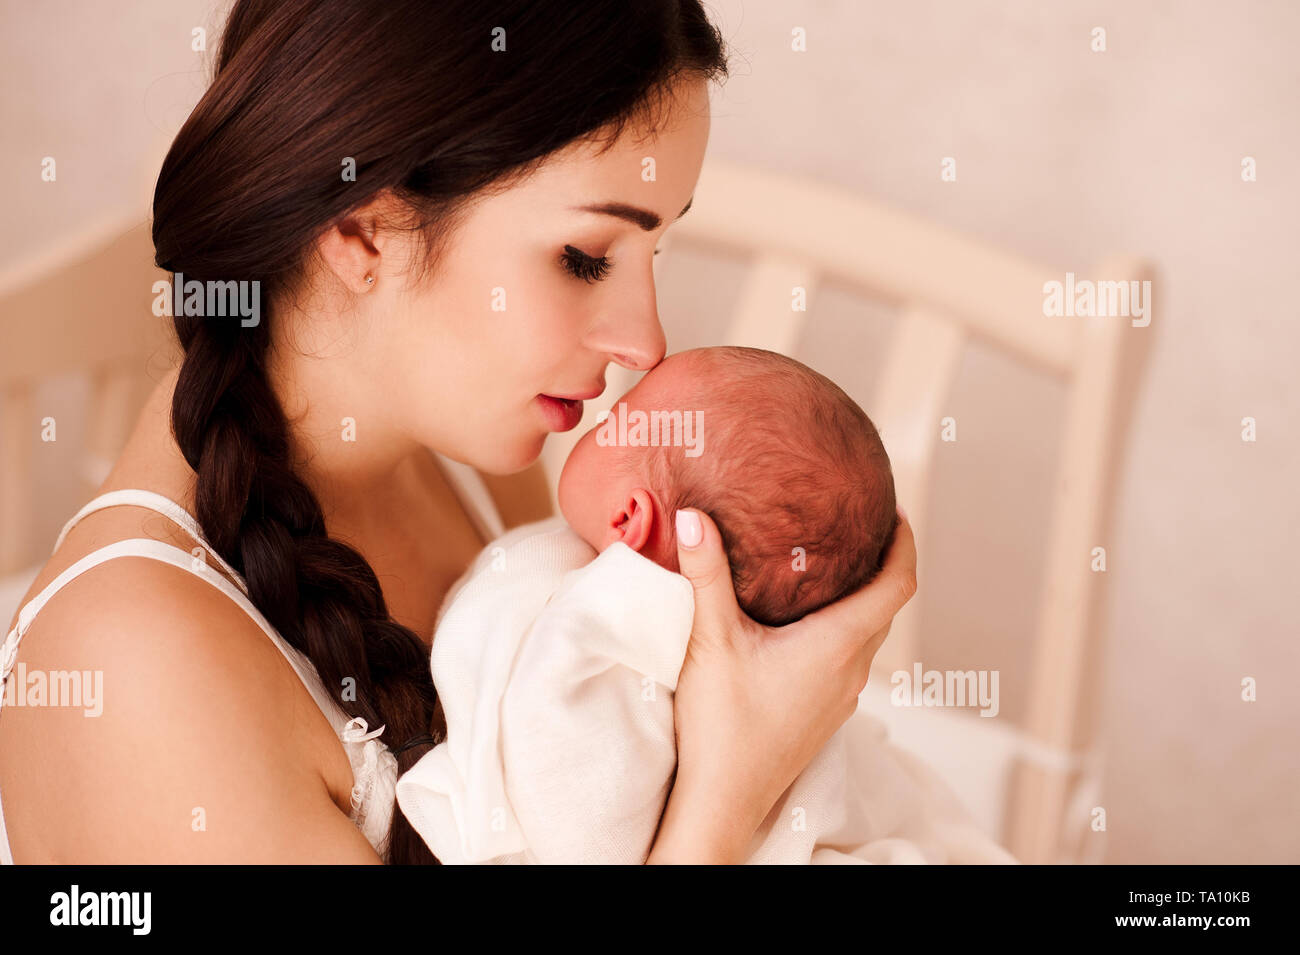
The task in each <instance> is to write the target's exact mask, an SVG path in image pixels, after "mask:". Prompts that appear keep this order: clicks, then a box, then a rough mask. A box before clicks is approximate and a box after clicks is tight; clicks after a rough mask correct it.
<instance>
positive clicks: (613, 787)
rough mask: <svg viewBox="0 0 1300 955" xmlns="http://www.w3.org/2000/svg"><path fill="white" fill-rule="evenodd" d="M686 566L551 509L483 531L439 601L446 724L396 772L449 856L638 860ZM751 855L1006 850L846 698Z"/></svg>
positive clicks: (655, 802)
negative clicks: (678, 567)
mask: <svg viewBox="0 0 1300 955" xmlns="http://www.w3.org/2000/svg"><path fill="white" fill-rule="evenodd" d="M693 613H694V601H693V596H692V590H691V585H690V582H689V581H687V580H686V578H684V577H682V576H681V575H679V574H674V573H672V572H670V571H667V570H665V569H663V568H662V567H660V566H658V565H657V564H655V563H654V562H653V561H651V560H649V559H648V558H646V557H643V556H641V555H640V554H638V553H637V552H636V551H633V550H632V549H631V548H629V547H627V546H626V545H624V544H621V543H619V544H613V545H611V546H610V547H608V548H606V550H605V551H604V552H603V553H601V554H599V555H597V554H596V552H595V550H593V549H592V548H591V547H590V545H588V544H587V543H586V542H585V541H583V540H582V538H580V537H579V536H578V535H577V534H576V533H574V532H573V531H572V530H571V529H570V528H569V527H568V525H567V524H566V523H565V522H564V520H563V519H562V518H559V517H554V518H550V519H548V520H545V521H539V522H537V523H535V524H529V525H525V526H523V527H518V528H515V529H514V530H512V531H510V532H509V533H507V534H505V535H504V536H502V537H501V538H499V539H498V540H497V541H495V542H494V543H493V544H491V545H489V546H488V547H487V548H486V549H485V550H484V551H483V552H482V553H481V554H480V555H479V557H478V559H477V560H476V561H475V563H474V565H473V566H472V567H471V568H470V570H469V571H468V572H467V573H466V575H465V576H464V577H463V578H462V579H461V581H460V582H459V583H458V584H457V586H456V587H455V588H453V590H452V591H451V592H450V593H449V594H448V596H447V598H446V600H444V602H443V608H442V611H441V612H440V615H439V622H438V626H437V629H436V631H435V636H434V641H433V652H432V657H431V667H432V671H433V680H434V684H435V685H436V686H437V688H438V693H439V696H440V697H441V699H442V705H443V711H444V713H445V715H446V721H447V738H446V740H445V741H443V742H442V743H440V744H439V745H438V746H436V747H434V748H433V749H432V750H430V751H429V752H428V753H426V754H425V755H424V756H423V757H422V758H421V759H420V761H419V762H418V763H417V764H416V765H415V766H413V767H412V768H411V769H410V770H409V771H408V772H407V773H406V774H405V775H404V776H403V777H402V778H401V779H400V780H399V781H398V783H397V800H398V802H399V804H400V805H401V808H402V811H403V812H404V813H405V814H406V816H407V818H408V819H409V820H410V821H411V824H412V825H413V826H414V827H415V829H416V831H418V832H419V833H420V835H421V836H422V837H423V838H424V840H425V842H427V843H428V845H429V848H430V849H431V850H432V851H433V853H434V854H435V855H436V856H437V857H438V858H439V859H440V860H441V861H442V862H443V863H446V864H456V863H497V864H502V863H641V862H644V861H645V859H646V856H647V855H648V854H649V851H650V847H651V844H652V843H653V841H654V836H655V832H656V830H657V828H658V824H659V817H660V815H661V814H662V812H663V808H664V805H665V802H666V800H667V797H668V792H669V789H670V785H671V781H672V775H673V771H674V768H675V766H676V761H677V757H676V746H675V742H674V735H673V706H672V694H673V691H674V690H675V689H676V686H677V676H678V673H679V672H680V670H681V666H682V662H683V660H684V659H685V655H686V644H687V642H688V640H689V639H690V633H691V621H692V616H693ZM748 861H750V862H756V863H808V862H813V863H837V862H850V863H852V862H878V863H886V862H936V863H937V862H994V863H1000V862H1014V861H1015V860H1014V859H1012V858H1011V856H1010V855H1008V854H1007V853H1006V852H1005V851H1004V850H1002V849H1000V848H999V847H998V846H997V845H996V844H994V843H993V842H992V841H991V840H990V839H989V838H988V837H987V836H985V835H984V834H983V833H981V832H980V831H979V830H978V829H977V828H976V827H975V826H974V824H973V823H971V822H970V821H969V819H968V818H967V817H966V815H965V813H964V812H963V810H962V809H961V808H960V806H959V805H958V803H957V801H956V799H955V798H954V797H953V796H952V794H951V793H950V792H949V791H948V790H947V789H946V787H945V786H944V785H943V783H942V782H940V781H939V779H938V778H937V777H936V776H935V775H934V774H933V773H932V772H930V771H929V770H928V769H926V768H925V767H924V766H923V765H921V764H920V763H919V762H918V761H917V760H915V759H912V758H911V757H908V756H907V755H906V754H905V753H902V752H901V751H899V750H898V749H896V748H895V747H893V746H890V745H889V744H888V742H887V741H886V740H885V731H884V727H883V726H881V724H880V723H879V722H877V721H875V720H872V719H870V718H869V717H867V716H866V715H865V714H862V713H859V714H858V715H857V716H855V717H854V718H853V719H851V720H850V721H849V722H848V723H847V724H846V725H845V726H844V727H842V728H841V729H840V731H839V732H837V733H836V734H835V736H833V737H832V738H831V741H830V743H829V744H828V745H827V746H826V747H825V748H824V749H823V750H822V751H821V752H820V753H819V754H818V755H817V756H816V757H815V758H814V759H813V761H812V763H811V764H810V765H809V766H808V767H807V769H805V771H804V772H803V773H802V774H801V775H800V776H799V778H798V779H796V780H795V782H794V783H793V784H792V785H791V787H790V788H789V789H788V790H787V791H786V793H785V794H784V795H783V796H782V797H781V799H779V800H778V801H777V804H776V805H775V806H774V807H773V808H772V811H771V812H770V813H769V814H768V817H767V819H765V820H764V822H763V824H762V826H761V827H760V828H759V830H758V832H757V833H756V834H755V836H754V841H753V843H752V844H751V846H750V852H749V856H748Z"/></svg>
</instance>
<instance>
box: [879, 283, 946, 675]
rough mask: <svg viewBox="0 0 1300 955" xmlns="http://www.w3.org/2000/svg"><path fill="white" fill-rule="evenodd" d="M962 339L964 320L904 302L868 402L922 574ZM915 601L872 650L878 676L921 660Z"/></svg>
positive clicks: (918, 572) (918, 569) (917, 604)
mask: <svg viewBox="0 0 1300 955" xmlns="http://www.w3.org/2000/svg"><path fill="white" fill-rule="evenodd" d="M964 339H965V336H964V334H963V332H962V329H961V326H960V325H958V323H957V322H955V321H953V320H951V319H949V318H947V317H946V316H944V315H942V314H939V313H937V312H935V311H933V310H931V309H927V308H925V307H922V306H911V307H909V308H908V309H906V310H905V311H904V313H903V315H902V318H901V320H900V321H899V324H898V329H897V332H896V333H895V337H894V342H893V345H892V349H891V351H890V355H889V360H888V361H887V363H886V364H885V368H884V372H883V374H882V376H881V379H880V383H879V384H878V385H877V390H876V397H875V400H874V401H873V403H872V406H871V408H870V409H869V413H870V415H871V418H872V420H873V421H874V422H875V424H876V428H877V430H879V431H880V433H881V438H882V439H883V441H884V442H885V449H886V450H887V451H888V452H889V461H890V464H891V466H892V467H893V471H894V490H895V494H896V496H897V498H898V502H899V503H900V504H901V505H902V507H903V509H904V510H905V511H906V512H907V518H908V520H909V521H910V522H911V524H912V531H913V533H914V534H915V535H916V539H917V542H918V549H917V550H918V555H919V557H918V566H917V577H918V579H919V580H924V579H925V548H924V546H922V543H923V541H924V537H925V530H926V518H927V515H928V512H929V508H928V507H927V506H926V505H927V494H928V491H929V483H930V473H931V465H932V464H933V461H934V456H935V452H936V450H937V448H938V445H939V428H940V425H939V422H940V419H941V418H942V417H943V414H944V403H945V402H946V401H947V398H948V392H949V390H950V388H951V387H952V382H953V379H954V378H956V375H957V363H958V362H959V361H960V359H961V352H962V346H963V344H964ZM919 605H920V601H919V600H913V601H912V602H911V603H909V604H908V605H907V606H906V607H904V608H903V610H902V611H901V612H900V613H899V614H898V616H896V617H895V618H894V624H893V627H892V628H891V629H890V631H889V639H888V640H886V641H885V642H884V644H883V645H882V646H881V648H880V650H879V651H878V652H877V653H876V659H875V661H874V663H873V665H872V669H873V671H875V672H876V673H877V674H879V675H880V676H881V677H882V678H883V679H886V680H887V679H888V675H889V674H891V673H893V672H894V671H895V670H909V671H910V670H911V667H912V663H913V662H914V661H916V660H917V659H919V657H918V654H919V652H920V650H921V647H920V640H919V638H918V614H919V612H920V611H919Z"/></svg>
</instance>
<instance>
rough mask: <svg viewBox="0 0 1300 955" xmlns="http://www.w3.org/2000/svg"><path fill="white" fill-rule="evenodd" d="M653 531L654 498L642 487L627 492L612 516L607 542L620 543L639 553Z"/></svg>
mask: <svg viewBox="0 0 1300 955" xmlns="http://www.w3.org/2000/svg"><path fill="white" fill-rule="evenodd" d="M654 530H655V507H654V498H653V497H652V496H651V494H650V492H649V491H647V490H646V489H645V488H643V487H637V488H633V489H632V490H631V491H629V492H628V494H627V497H626V498H625V499H624V501H623V504H622V506H621V507H619V509H618V511H617V512H616V513H615V514H614V515H613V520H612V522H611V526H610V534H609V541H610V543H611V544H612V543H614V542H615V541H622V542H623V543H624V544H626V545H627V546H628V547H630V548H632V549H633V550H634V551H636V552H637V553H641V552H642V551H643V550H644V548H645V546H646V543H647V542H648V541H649V540H650V538H651V536H652V535H653V534H654Z"/></svg>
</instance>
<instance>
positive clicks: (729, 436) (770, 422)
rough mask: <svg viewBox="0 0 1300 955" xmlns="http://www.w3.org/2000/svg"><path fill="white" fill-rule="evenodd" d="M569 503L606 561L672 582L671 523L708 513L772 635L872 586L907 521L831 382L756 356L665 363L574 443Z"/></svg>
mask: <svg viewBox="0 0 1300 955" xmlns="http://www.w3.org/2000/svg"><path fill="white" fill-rule="evenodd" d="M559 503H560V510H561V512H562V513H563V515H564V518H565V520H567V521H568V523H569V524H570V526H571V527H572V528H573V529H574V530H575V531H576V532H577V533H578V534H579V535H581V536H582V538H583V539H584V540H586V541H587V543H589V544H591V546H592V547H594V548H595V549H596V550H597V551H603V550H604V549H605V548H606V547H608V546H609V545H610V544H613V543H615V542H616V541H621V542H623V543H624V544H626V545H627V546H628V547H631V548H632V549H633V550H635V551H638V552H639V553H641V554H642V555H644V556H645V557H648V558H650V559H651V560H653V561H654V562H655V563H657V564H659V565H660V566H662V567H665V568H667V569H668V570H671V571H674V572H675V571H677V570H678V563H677V542H676V536H675V528H674V513H675V512H676V511H677V509H679V508H683V507H694V508H698V509H699V510H701V511H704V512H705V513H706V514H708V515H709V516H710V517H711V518H713V521H714V523H716V524H717V526H718V530H719V531H721V533H722V540H723V543H724V544H725V545H726V550H727V556H728V558H729V559H730V561H731V572H732V580H733V583H734V585H735V590H736V598H737V600H738V601H739V603H740V606H741V607H742V609H744V611H745V612H746V613H747V614H749V616H751V617H752V618H754V619H755V620H757V621H759V622H760V623H766V624H769V625H772V626H779V625H781V624H785V623H789V622H790V621H792V620H797V619H798V618H800V617H802V616H804V615H806V614H809V613H812V612H813V611H814V610H817V609H819V608H820V607H823V606H825V605H826V604H829V603H832V602H833V601H835V600H837V599H839V598H840V597H842V596H845V595H846V594H849V593H852V592H853V591H855V590H857V589H858V588H859V587H861V586H862V585H863V584H865V583H866V582H867V581H869V580H870V579H871V578H872V577H874V576H875V574H876V573H877V571H879V569H880V564H881V562H882V561H883V559H884V556H885V553H886V552H887V551H888V549H889V545H890V543H891V542H892V541H893V537H894V529H895V526H896V524H897V517H896V512H895V503H894V479H893V474H892V472H891V471H890V467H889V457H888V456H887V455H886V454H885V449H884V446H883V445H882V444H881V442H880V436H879V435H878V434H877V433H876V429H875V427H874V426H873V425H872V423H871V420H870V419H869V418H868V417H867V416H866V415H865V414H864V413H863V411H862V409H861V408H859V407H858V406H857V405H856V404H854V402H853V400H852V399H851V398H849V396H848V395H846V394H845V393H844V392H843V391H842V390H841V389H840V388H839V387H838V386H837V385H835V383H834V382H832V381H830V380H829V379H828V378H826V377H824V376H822V375H819V374H818V373H817V372H815V371H813V370H812V369H811V368H808V367H807V366H806V365H802V364H800V363H799V362H797V361H795V360H794V359H792V358H787V357H785V356H784V355H779V354H777V353H775V352H770V351H763V350H761V349H757V348H697V349H694V350H692V351H686V352H679V353H678V354H676V355H671V356H669V357H667V358H665V359H664V360H663V361H662V362H660V363H659V365H657V366H656V367H655V368H654V370H652V371H650V372H649V373H647V374H646V375H645V377H644V378H642V379H641V381H640V382H638V383H637V385H636V387H634V388H632V390H630V391H629V392H628V393H627V394H625V395H624V396H623V397H622V398H620V399H618V401H617V402H615V403H614V407H613V409H612V410H611V411H610V413H609V416H608V417H607V418H606V419H605V420H604V422H602V423H601V424H599V425H597V426H596V427H595V428H593V429H592V430H591V431H589V432H588V433H587V434H585V435H583V436H582V438H581V439H580V440H579V441H578V444H577V445H576V446H575V447H574V449H573V452H572V453H571V454H570V455H569V458H568V460H567V461H566V462H565V464H564V470H563V472H562V473H561V475H560V483H559Z"/></svg>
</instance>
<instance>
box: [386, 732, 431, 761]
mask: <svg viewBox="0 0 1300 955" xmlns="http://www.w3.org/2000/svg"><path fill="white" fill-rule="evenodd" d="M438 742H439V741H438V740H437V739H435V738H434V737H432V736H430V735H429V734H428V733H425V734H424V735H423V736H412V737H411V738H410V739H408V740H407V741H406V742H405V743H403V744H402V745H401V747H400V748H398V749H395V750H393V755H394V756H400V755H401V754H402V753H405V752H406V751H407V750H408V749H413V748H414V747H416V746H437V745H438Z"/></svg>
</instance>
